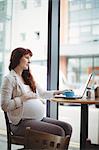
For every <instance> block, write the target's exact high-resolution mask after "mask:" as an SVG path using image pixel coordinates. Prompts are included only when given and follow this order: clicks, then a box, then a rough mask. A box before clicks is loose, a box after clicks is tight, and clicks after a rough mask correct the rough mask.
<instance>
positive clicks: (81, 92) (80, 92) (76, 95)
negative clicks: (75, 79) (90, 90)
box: [55, 73, 93, 99]
mask: <svg viewBox="0 0 99 150" xmlns="http://www.w3.org/2000/svg"><path fill="white" fill-rule="evenodd" d="M92 76H93V73H91V74H89V76H88V79H87V81H86V83H85V85H84V86H83V87H81V88H80V89H75V90H73V92H74V95H73V96H66V95H63V94H60V95H55V98H64V99H81V98H82V97H83V96H84V94H85V91H86V89H87V87H88V84H89V82H90V80H91V78H92Z"/></svg>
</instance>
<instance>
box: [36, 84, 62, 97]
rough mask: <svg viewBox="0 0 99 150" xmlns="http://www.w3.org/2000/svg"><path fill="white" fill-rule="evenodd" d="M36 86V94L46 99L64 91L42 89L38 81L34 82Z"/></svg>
mask: <svg viewBox="0 0 99 150" xmlns="http://www.w3.org/2000/svg"><path fill="white" fill-rule="evenodd" d="M36 88H37V91H38V94H39V96H40V97H42V98H44V99H47V98H52V97H54V96H55V95H58V94H63V92H64V91H60V90H49V91H48V90H43V89H42V88H41V87H40V86H39V84H38V83H36Z"/></svg>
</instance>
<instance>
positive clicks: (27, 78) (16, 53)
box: [9, 47, 36, 92]
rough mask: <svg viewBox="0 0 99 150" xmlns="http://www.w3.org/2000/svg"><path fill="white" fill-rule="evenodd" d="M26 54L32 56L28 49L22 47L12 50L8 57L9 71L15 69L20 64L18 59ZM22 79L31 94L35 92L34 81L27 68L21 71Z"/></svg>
mask: <svg viewBox="0 0 99 150" xmlns="http://www.w3.org/2000/svg"><path fill="white" fill-rule="evenodd" d="M26 54H29V55H30V56H32V55H33V54H32V52H31V50H29V49H25V48H22V47H18V48H16V49H14V50H13V51H12V53H11V57H10V64H9V70H10V71H11V70H12V69H15V68H16V67H17V66H18V65H19V64H20V59H21V58H22V57H23V56H24V55H26ZM22 77H23V79H24V82H25V84H27V85H29V86H30V88H31V90H32V91H33V92H36V85H35V81H34V78H33V76H32V74H31V72H30V69H29V67H28V69H27V70H23V72H22Z"/></svg>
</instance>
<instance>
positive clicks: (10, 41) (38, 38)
mask: <svg viewBox="0 0 99 150" xmlns="http://www.w3.org/2000/svg"><path fill="white" fill-rule="evenodd" d="M4 2H5V1H4ZM4 2H3V1H2V3H1V1H0V8H1V4H2V7H3V6H4V7H5V8H4V9H6V7H7V10H8V12H7V14H10V15H11V16H10V19H9V20H8V19H7V20H4V21H3V18H4V17H5V18H7V14H6V15H5V16H4V15H2V13H1V12H0V16H2V17H0V50H1V53H0V57H1V56H2V57H3V58H2V59H1V61H3V63H1V64H3V70H2V69H1V68H2V67H1V68H0V69H1V70H0V73H1V74H2V75H4V74H7V73H8V65H9V57H10V53H11V50H13V49H14V48H16V47H19V46H22V47H26V48H30V49H31V50H32V52H33V57H32V60H31V66H30V67H31V71H32V73H34V74H33V75H34V78H35V79H37V81H38V82H39V84H40V85H41V87H44V88H45V89H46V88H47V37H48V36H47V33H48V32H47V30H48V29H47V27H48V1H47V0H46V1H45V0H44V1H43V0H42V5H41V0H33V1H31V0H29V1H27V0H20V1H17V0H12V1H10V3H8V5H4ZM34 3H35V6H39V7H34V5H33V4H34ZM12 4H13V5H12ZM20 4H21V6H22V8H23V9H26V10H25V11H20ZM8 7H9V9H8ZM15 8H16V9H15ZM5 21H6V22H5ZM34 35H35V36H34ZM2 40H3V41H4V42H2ZM1 44H2V48H1ZM41 77H42V78H41ZM1 80H2V78H1ZM43 83H44V84H43Z"/></svg>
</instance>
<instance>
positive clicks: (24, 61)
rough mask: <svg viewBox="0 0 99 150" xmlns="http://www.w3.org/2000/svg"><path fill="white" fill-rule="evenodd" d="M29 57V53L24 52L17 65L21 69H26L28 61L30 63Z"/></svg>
mask: <svg viewBox="0 0 99 150" xmlns="http://www.w3.org/2000/svg"><path fill="white" fill-rule="evenodd" d="M30 58H31V56H30V55H29V54H26V55H24V56H23V57H22V58H21V59H20V64H19V66H20V67H21V69H23V70H27V69H28V67H29V63H30Z"/></svg>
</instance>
